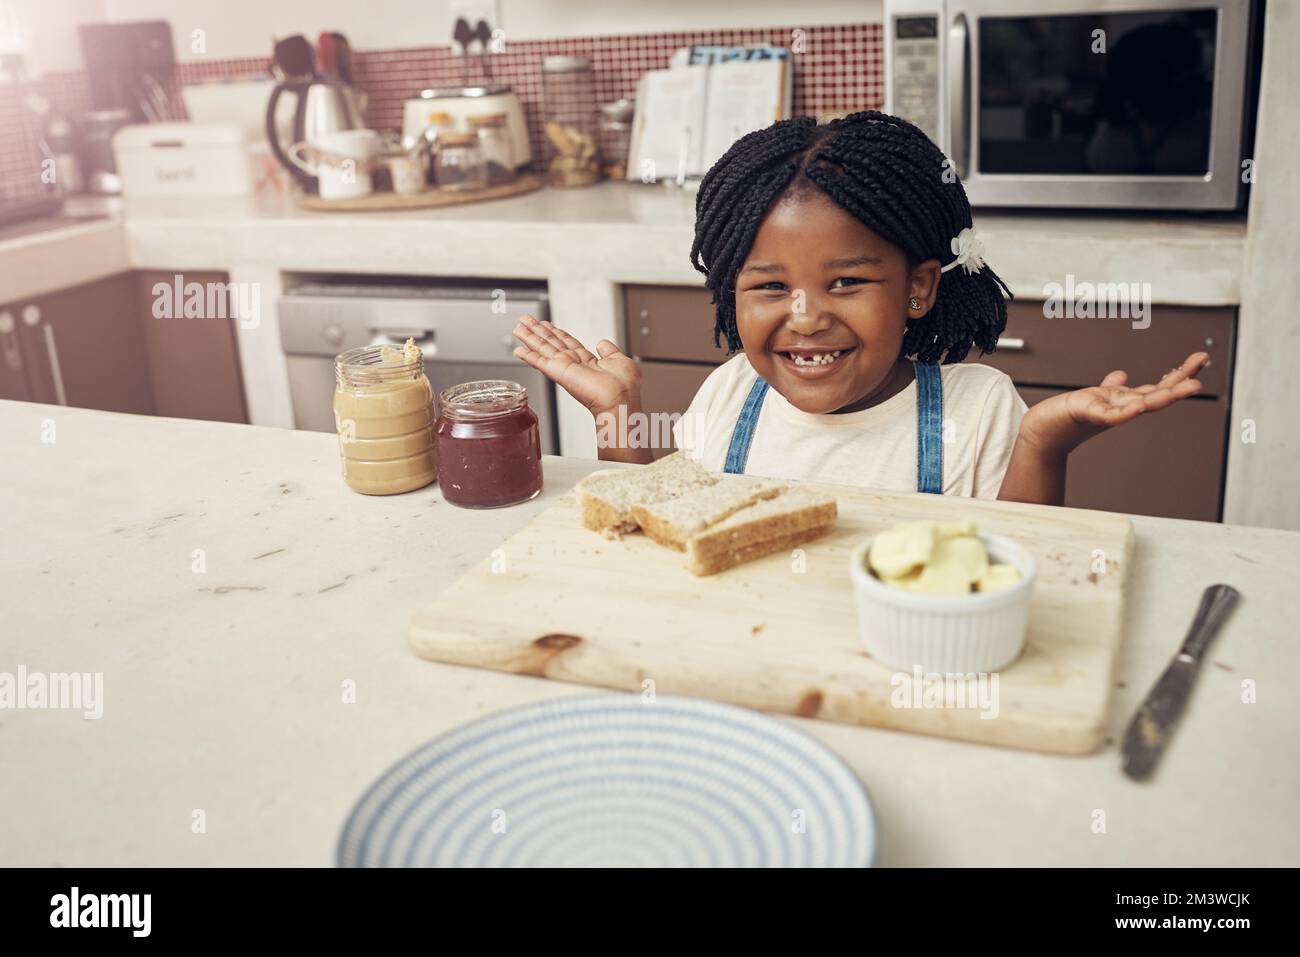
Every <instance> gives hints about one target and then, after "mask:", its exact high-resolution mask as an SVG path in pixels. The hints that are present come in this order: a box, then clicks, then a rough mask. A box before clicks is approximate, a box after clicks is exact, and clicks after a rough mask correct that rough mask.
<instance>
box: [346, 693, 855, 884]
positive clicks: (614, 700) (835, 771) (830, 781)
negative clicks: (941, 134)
mask: <svg viewBox="0 0 1300 957" xmlns="http://www.w3.org/2000/svg"><path fill="white" fill-rule="evenodd" d="M611 713H612V714H615V715H619V716H621V715H622V713H635V714H637V715H638V716H639V717H645V715H646V714H654V713H657V714H658V715H660V716H662V717H664V718H668V717H675V718H684V719H686V720H687V721H688V722H689V721H700V720H704V721H706V722H710V723H711V725H713V726H721V727H724V728H730V729H732V730H733V731H736V732H738V733H739V735H738V737H736V738H725V737H720V736H718V735H716V734H708V733H707V732H706V731H703V730H702V731H700V732H697V731H695V730H694V729H691V728H685V729H683V728H674V727H668V726H665V725H659V724H654V723H650V724H640V725H637V726H635V727H630V728H629V730H631V731H633V732H637V733H640V734H642V735H647V734H648V735H650V737H649V738H647V739H646V740H645V743H646V744H648V745H650V746H653V735H655V734H659V733H662V732H665V731H669V732H674V731H675V732H681V733H685V734H689V735H692V736H694V737H697V738H698V737H701V735H703V736H704V737H708V738H712V740H713V741H714V742H716V743H718V744H720V745H721V746H729V747H730V750H732V751H737V750H745V753H747V754H750V755H751V756H753V757H755V758H757V759H758V762H759V763H760V764H761V765H763V766H766V767H769V768H770V767H775V768H776V770H778V771H785V772H786V774H787V775H788V778H786V779H778V778H777V777H776V776H769V777H767V778H761V777H760V778H759V779H758V780H759V783H760V786H761V787H762V788H764V789H766V790H767V791H769V792H770V793H775V794H777V795H785V794H789V793H790V791H789V790H788V787H789V785H788V783H786V781H787V780H789V781H796V780H800V779H801V778H802V776H803V774H806V773H812V775H813V777H814V779H815V783H816V784H820V785H821V786H822V787H823V788H824V789H825V790H826V791H828V792H829V793H830V794H832V795H833V796H834V797H835V799H836V801H834V802H832V806H831V807H830V808H828V807H827V806H826V805H825V804H823V803H822V801H821V797H822V795H821V794H819V793H818V790H817V788H816V787H811V786H810V791H809V794H810V795H811V796H812V797H813V799H814V802H815V804H816V807H817V810H818V811H819V812H820V820H824V821H825V822H827V827H826V837H827V839H828V840H829V841H830V845H829V847H828V852H831V853H833V852H835V851H841V850H842V851H843V852H844V857H845V858H846V859H847V860H848V861H850V862H852V863H853V864H858V865H861V864H870V863H872V862H873V861H874V857H875V852H876V849H877V845H876V840H875V833H876V831H875V813H874V809H873V808H872V806H871V800H870V796H869V795H868V794H867V791H866V788H865V787H863V786H862V784H861V782H860V781H859V780H858V779H857V778H856V776H854V775H853V773H852V772H851V771H849V770H848V768H847V767H846V766H845V765H844V764H843V762H842V761H840V759H839V758H838V757H837V756H836V755H835V754H834V753H833V752H832V751H830V750H829V749H828V748H826V747H825V745H823V744H821V743H820V742H819V741H817V740H815V739H813V738H811V737H809V736H808V735H806V734H804V733H803V732H800V731H798V730H796V729H794V728H791V727H789V726H787V725H785V724H783V723H780V722H778V721H775V720H773V719H771V718H768V717H766V716H763V715H760V714H758V713H757V712H753V711H749V710H746V709H743V708H738V707H736V706H734V705H726V704H721V703H718V702H713V701H706V700H701V699H696V698H684V697H678V696H673V695H660V696H658V698H657V699H656V700H655V702H654V703H653V704H646V703H643V702H642V701H641V699H640V697H639V696H638V695H635V694H627V693H621V692H614V693H610V692H602V693H595V694H589V695H581V696H577V697H569V698H556V699H550V700H548V701H543V702H532V703H529V704H525V705H519V706H516V707H513V708H509V709H506V710H504V711H501V712H498V713H496V714H493V715H486V716H484V717H482V718H478V719H476V720H474V721H472V722H469V723H467V724H465V725H462V726H460V727H457V728H453V729H451V730H449V731H447V732H444V733H443V734H441V735H439V736H437V737H435V738H434V739H433V740H431V741H429V742H428V743H427V744H425V745H423V746H422V747H420V748H418V749H416V750H415V751H413V752H411V753H410V754H408V755H407V756H406V757H405V758H403V759H402V760H401V761H399V762H397V763H396V764H395V765H393V766H392V767H390V768H389V769H388V771H386V772H385V773H384V774H383V775H382V776H381V777H380V778H379V779H378V780H377V781H375V782H374V783H373V784H372V785H371V786H370V787H369V788H368V789H367V791H366V792H365V794H363V795H362V797H361V799H360V800H359V801H358V802H357V804H356V805H355V806H354V807H353V809H352V811H351V812H350V814H349V815H348V819H347V821H346V823H345V825H344V828H343V831H342V833H341V834H340V835H339V841H338V845H337V849H336V859H337V861H338V863H339V864H340V865H341V866H348V865H354V866H362V867H365V866H374V865H382V864H385V863H391V860H390V859H391V857H392V854H391V842H392V841H393V839H394V836H395V835H396V834H397V832H398V831H399V830H400V828H401V827H402V825H403V824H404V823H405V822H406V821H407V820H408V819H409V818H410V817H411V815H412V814H415V813H418V810H419V808H420V800H423V799H424V798H425V797H427V796H428V795H429V794H430V793H431V792H432V791H433V790H434V789H433V788H429V787H425V788H424V789H423V790H422V791H421V792H420V796H419V798H418V799H414V800H413V799H410V798H408V796H407V793H406V792H408V791H409V789H410V787H411V785H414V784H418V783H421V782H420V779H421V778H423V777H424V776H425V775H426V774H427V773H428V772H430V771H431V770H434V769H435V768H437V771H438V772H440V773H444V774H445V770H446V769H445V768H443V767H437V766H438V765H440V764H443V763H445V762H446V761H448V760H449V759H453V758H455V757H456V756H457V755H458V754H465V753H466V752H467V751H468V749H470V748H472V747H473V746H475V745H477V744H479V743H482V742H484V741H486V740H487V739H489V738H490V737H492V736H493V735H494V734H497V733H501V732H510V731H515V732H517V731H519V730H520V729H521V728H524V729H527V728H529V727H530V726H534V725H541V724H543V722H545V723H546V725H547V727H549V728H551V729H552V731H553V730H554V728H555V725H556V723H557V722H558V723H560V724H561V725H565V724H568V725H571V726H572V727H571V729H570V730H572V731H574V732H577V733H579V734H581V733H583V732H585V733H588V734H591V733H597V732H599V731H601V730H607V729H609V728H610V727H611V726H609V725H600V724H597V725H594V726H593V725H591V721H592V719H601V718H603V717H607V716H609V715H610V714H611ZM738 719H739V720H738ZM619 727H622V725H620V726H619ZM709 730H712V729H711V728H710V729H709ZM473 732H477V733H473ZM551 738H552V740H554V735H553V734H552V735H551ZM534 740H535V736H533V737H529V738H526V739H523V741H524V742H531V741H534ZM633 740H634V741H635V739H633ZM518 744H519V742H517V743H516V746H518ZM761 744H767V745H768V746H769V747H771V748H773V749H774V750H775V751H776V752H778V754H780V755H783V756H784V757H786V758H788V759H790V761H791V766H788V767H782V766H781V765H779V764H776V763H775V757H776V755H773V754H771V753H769V752H767V751H764V750H762V749H761V748H759V747H756V745H761ZM448 745H451V747H450V749H447V746H448ZM746 749H747V750H746ZM702 754H703V755H704V756H706V757H707V758H708V759H709V760H714V759H716V757H717V756H716V755H709V754H708V753H707V752H703V753H702ZM700 755H701V752H693V753H692V756H696V757H698V756H700ZM524 763H525V762H514V764H515V765H517V766H522V765H523V764H524ZM588 763H589V762H588ZM661 763H662V762H661ZM731 763H732V765H733V767H739V769H740V770H741V771H742V773H744V774H747V775H749V776H753V773H754V772H752V771H751V770H750V769H748V768H743V767H740V766H738V765H735V762H734V761H733V762H731ZM801 772H802V773H801ZM601 777H604V778H607V775H606V776H601ZM653 781H654V783H656V784H662V783H663V782H662V781H661V780H660V779H653ZM475 783H478V782H477V780H476V782H475ZM805 796H807V795H805ZM624 797H625V796H624ZM399 799H401V804H402V808H401V810H400V812H399V815H398V817H397V818H396V820H395V821H393V820H392V815H391V814H389V813H388V812H389V810H390V808H392V807H393V806H394V804H395V802H397V801H398V800H399ZM715 799H716V798H715ZM447 803H448V801H447V800H446V799H444V800H443V801H442V804H441V805H440V807H442V806H445V805H446V804H447ZM806 803H807V802H806V801H804V800H802V799H800V800H797V801H795V802H793V803H791V805H790V806H791V807H792V808H793V807H796V806H799V805H802V804H806ZM760 806H761V802H760ZM461 816H462V817H463V812H462V815H461ZM737 816H738V818H739V819H740V820H742V821H744V823H745V824H746V826H748V827H749V828H750V831H751V834H752V833H753V825H752V821H750V820H748V819H746V818H744V816H743V815H737ZM427 821H428V818H427V817H426V822H427ZM381 824H383V825H387V826H390V827H391V828H392V832H391V833H390V834H389V836H388V841H387V842H385V848H384V851H383V853H381V854H380V856H379V857H378V858H376V859H374V860H371V856H372V853H373V852H372V850H371V841H372V838H373V837H374V835H375V831H376V830H377V829H378V828H379V827H380V826H381ZM836 824H839V825H841V826H842V827H843V828H844V829H845V831H846V833H844V834H843V835H841V837H842V838H844V839H846V840H841V841H835V840H834V837H835V834H834V831H835V829H836V828H835V825H836ZM363 825H364V826H363ZM439 830H440V831H441V830H444V829H439ZM483 830H484V831H486V830H487V829H486V828H484V829H483ZM786 831H787V829H786V828H782V829H781V833H782V834H783V835H785V834H786ZM814 831H815V832H816V835H817V836H818V837H820V836H821V833H820V832H821V831H822V828H819V827H818V828H815V829H814ZM359 832H360V833H359ZM810 833H812V832H810ZM415 834H416V835H417V837H416V839H415V843H416V844H419V843H427V841H426V837H427V835H425V834H424V832H422V831H420V830H417V831H416V832H415ZM449 837H450V838H454V832H452V833H451V834H450V835H449ZM728 837H729V838H730V839H731V841H732V843H733V845H734V841H735V837H734V835H732V834H728ZM478 843H479V842H478V841H476V840H471V841H470V843H469V845H468V847H467V845H466V839H465V837H464V835H462V837H461V842H460V844H459V845H457V851H458V852H467V851H468V849H469V848H473V847H475V846H476V845H477V844H478ZM704 846H706V847H707V848H708V849H709V851H710V852H711V853H714V852H715V846H714V845H713V844H712V843H710V842H707V841H706V842H705V845H704ZM760 846H761V842H760ZM434 847H435V848H436V847H437V845H436V844H435V845H434ZM782 848H783V850H785V849H786V845H784V844H783V845H782ZM806 850H808V851H813V850H814V848H813V847H812V846H809V847H808V848H806ZM410 853H411V851H410V850H408V855H409V854H410ZM435 853H436V851H435ZM516 853H517V852H514V851H512V853H511V859H512V860H513V858H514V857H515V856H516ZM797 856H798V855H796V857H797ZM811 857H812V862H813V863H826V862H825V861H822V860H819V859H818V855H817V854H816V853H813V854H812V855H811ZM711 863H716V856H714V857H713V858H711Z"/></svg>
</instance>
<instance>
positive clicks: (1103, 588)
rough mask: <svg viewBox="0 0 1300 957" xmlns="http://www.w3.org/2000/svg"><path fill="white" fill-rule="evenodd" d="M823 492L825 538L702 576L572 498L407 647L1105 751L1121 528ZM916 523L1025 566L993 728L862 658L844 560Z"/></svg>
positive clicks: (625, 684) (590, 678) (1124, 563)
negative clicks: (963, 524) (1031, 574)
mask: <svg viewBox="0 0 1300 957" xmlns="http://www.w3.org/2000/svg"><path fill="white" fill-rule="evenodd" d="M822 488H824V489H825V490H826V491H829V492H831V493H832V494H833V495H835V497H836V499H837V500H838V502H839V520H838V522H837V524H836V527H835V529H834V530H833V531H832V532H831V533H830V534H829V535H827V536H825V537H824V538H820V539H818V540H817V541H815V542H810V543H809V544H807V545H803V546H800V548H799V549H798V550H796V551H794V552H791V553H786V554H776V555H771V556H768V557H767V558H762V559H759V560H758V561H754V562H750V563H748V564H745V565H741V566H739V567H737V568H734V569H731V570H730V571H727V572H723V573H722V574H720V575H714V576H710V577H708V578H695V577H694V576H692V575H691V574H690V573H688V572H687V571H685V570H684V569H683V568H682V567H681V566H682V562H681V555H680V554H678V553H676V552H673V551H671V550H670V549H666V548H663V547H661V546H659V545H656V544H655V543H654V542H651V541H649V540H648V539H646V538H645V537H644V536H643V535H641V534H639V533H637V534H632V535H627V536H624V538H623V539H622V540H621V541H615V542H611V541H607V540H606V539H604V538H602V537H601V536H600V535H597V534H596V533H594V532H591V531H588V530H587V529H585V528H583V527H582V522H581V518H580V511H579V508H578V502H577V496H576V495H575V494H573V493H572V492H571V493H569V494H566V495H564V496H562V497H561V498H560V499H559V500H558V501H556V502H555V503H554V504H553V505H551V506H550V507H549V508H547V509H546V510H545V511H543V512H542V513H541V514H539V515H537V516H536V517H535V518H534V519H533V520H532V521H531V522H530V523H529V524H528V525H527V526H525V527H524V528H523V529H522V530H520V531H519V532H518V533H517V534H515V535H514V536H513V537H512V538H510V539H508V540H506V541H505V542H504V543H503V544H501V545H500V546H498V549H497V550H494V551H493V554H492V556H485V557H484V559H483V560H482V562H481V563H480V564H479V565H478V566H476V567H475V568H474V569H473V570H472V571H470V572H469V573H468V574H466V575H465V576H464V577H463V578H461V579H460V581H458V582H456V583H455V584H454V585H452V586H451V587H450V588H448V589H447V590H446V591H444V592H443V593H442V594H441V595H440V596H438V597H437V598H436V599H433V600H432V602H431V604H429V605H427V606H426V607H425V608H424V609H422V610H421V611H419V612H418V613H417V614H416V615H415V617H414V619H413V621H412V622H411V627H410V632H409V638H410V644H411V647H412V649H413V650H414V651H415V653H416V654H417V655H420V656H422V657H425V658H429V659H432V660H434V661H443V662H450V663H454V664H461V665H469V666H472V667H480V668H493V669H497V670H501V671H511V672H516V673H521V674H529V675H537V676H543V677H552V678H557V679H560V680H564V681H573V682H579V683H582V684H591V685H602V686H605V687H615V688H626V689H639V688H640V687H641V682H642V681H644V680H646V679H653V680H654V682H655V684H656V686H657V688H658V690H659V691H660V692H665V693H670V694H687V695H696V696H699V697H707V698H714V699H717V700H723V701H729V702H731V703H733V704H739V705H744V706H745V707H750V708H756V709H758V710H761V711H776V712H782V713H787V714H798V715H804V716H807V717H814V716H815V717H821V718H825V719H827V720H831V721H841V722H846V723H849V724H867V725H877V726H882V727H889V728H898V729H902V730H909V731H915V732H920V733H924V734H936V735H941V736H944V737H953V738H962V739H966V740H971V741H982V742H986V743H990V744H998V745H1003V746H1008V747H1017V748H1029V749H1033V750H1038V751H1053V752H1059V753H1065V754H1085V753H1089V752H1092V751H1095V750H1097V749H1098V748H1099V747H1101V745H1102V742H1103V739H1104V736H1105V728H1106V714H1107V704H1108V702H1109V699H1110V694H1111V690H1112V686H1113V683H1114V682H1113V681H1112V678H1111V674H1112V671H1113V667H1114V661H1115V655H1116V652H1117V650H1118V648H1119V641H1120V635H1121V622H1122V618H1121V615H1122V612H1123V598H1124V594H1123V592H1124V582H1125V579H1126V578H1127V576H1128V572H1129V565H1130V557H1131V554H1132V549H1133V529H1132V525H1131V523H1130V522H1129V520H1128V519H1127V518H1125V517H1124V516H1122V515H1118V514H1110V513H1105V512H1093V511H1083V510H1079V509H1069V508H1046V507H1043V506H1036V505H1021V504H1012V503H1009V502H981V501H977V500H973V499H963V498H955V497H949V496H939V495H895V494H887V493H882V492H872V491H868V490H866V489H861V488H847V487H842V486H823V487H822ZM918 519H928V520H932V521H962V520H967V519H969V520H971V521H974V522H976V523H977V524H978V525H979V527H980V530H981V531H983V532H985V533H987V534H993V535H1005V536H1007V537H1008V538H1012V539H1014V540H1015V541H1016V542H1018V543H1019V544H1020V545H1021V546H1023V547H1024V548H1026V549H1028V550H1029V552H1030V553H1031V554H1032V555H1033V556H1034V557H1035V558H1036V559H1037V561H1038V580H1037V582H1036V584H1035V585H1034V590H1033V599H1032V602H1031V605H1030V614H1029V634H1028V638H1027V641H1026V645H1025V650H1024V652H1023V653H1022V654H1021V656H1020V658H1019V659H1017V660H1016V662H1015V663H1014V664H1013V665H1011V666H1010V667H1008V668H1007V669H1005V670H1004V671H1002V672H1001V673H1000V674H999V675H998V677H997V685H996V691H997V701H996V704H997V708H996V717H993V716H992V713H991V711H990V710H989V709H988V708H981V707H966V708H955V707H941V708H935V707H927V706H925V701H924V696H923V695H922V693H921V692H922V683H921V682H917V681H914V680H913V678H912V677H911V676H907V675H902V676H899V675H898V673H897V672H896V671H895V669H893V668H890V667H889V666H887V665H884V664H881V663H880V662H878V661H875V660H873V659H872V658H870V657H868V656H867V655H866V654H865V653H864V652H863V650H862V646H861V644H860V639H859V636H858V631H857V613H856V609H855V607H854V596H853V588H852V584H851V582H850V581H849V575H848V571H847V568H846V566H847V564H848V560H849V554H850V552H852V550H853V549H854V548H856V547H857V546H858V545H859V544H860V543H861V542H862V541H863V540H864V539H867V538H870V537H871V536H872V535H874V534H876V533H877V532H880V531H882V530H883V529H886V528H889V527H891V526H893V525H896V524H898V523H899V522H904V521H915V520H918ZM502 569H504V571H502ZM557 595H561V596H568V597H571V598H573V599H574V600H572V601H569V600H565V601H557V600H556V596H557ZM991 687H992V686H990V688H991ZM981 714H989V715H990V716H989V717H981Z"/></svg>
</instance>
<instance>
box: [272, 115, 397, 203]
mask: <svg viewBox="0 0 1300 957" xmlns="http://www.w3.org/2000/svg"><path fill="white" fill-rule="evenodd" d="M378 142H379V136H378V134H377V133H375V131H374V130H336V131H334V132H331V133H321V134H318V135H317V137H316V138H315V139H314V140H312V141H311V142H301V143H295V144H294V145H293V146H292V147H290V148H289V151H288V154H287V155H288V157H289V161H290V162H292V163H293V164H294V165H296V166H298V167H299V168H300V169H302V170H303V171H304V172H306V173H308V174H310V175H311V176H314V177H316V178H317V179H318V180H319V183H320V190H319V191H320V197H321V199H358V198H359V197H362V196H369V195H370V194H371V192H373V190H374V187H373V184H372V182H371V179H370V167H371V159H372V157H373V156H374V154H375V147H376V145H377V144H378ZM309 153H310V154H311V155H310V156H309V155H308V154H309Z"/></svg>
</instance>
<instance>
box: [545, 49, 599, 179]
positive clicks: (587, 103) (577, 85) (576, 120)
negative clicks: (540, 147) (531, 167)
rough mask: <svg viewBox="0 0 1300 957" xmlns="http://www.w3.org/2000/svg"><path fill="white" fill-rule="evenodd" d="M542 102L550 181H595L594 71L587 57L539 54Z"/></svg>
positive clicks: (596, 132) (596, 165) (597, 161)
mask: <svg viewBox="0 0 1300 957" xmlns="http://www.w3.org/2000/svg"><path fill="white" fill-rule="evenodd" d="M542 102H543V108H544V111H545V118H546V138H547V140H548V141H549V143H550V150H549V153H548V163H547V166H548V169H549V171H550V180H551V184H552V185H553V186H587V185H589V184H591V183H594V182H596V181H597V180H599V179H600V155H599V148H598V146H597V139H598V136H599V129H598V124H597V121H596V74H595V72H594V71H593V70H592V68H591V60H590V58H588V57H585V56H548V57H543V58H542Z"/></svg>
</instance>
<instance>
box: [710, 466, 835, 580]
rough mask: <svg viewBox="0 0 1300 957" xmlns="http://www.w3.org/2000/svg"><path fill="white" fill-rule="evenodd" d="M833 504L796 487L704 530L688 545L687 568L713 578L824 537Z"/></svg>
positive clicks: (826, 497) (830, 523)
mask: <svg viewBox="0 0 1300 957" xmlns="http://www.w3.org/2000/svg"><path fill="white" fill-rule="evenodd" d="M836 514H837V512H836V507H835V499H834V498H833V497H831V496H830V495H827V494H825V493H823V492H818V491H815V490H813V489H807V488H800V487H798V486H794V487H791V488H788V489H786V490H784V491H782V492H780V493H779V494H777V495H776V496H774V497H772V498H767V499H763V500H761V501H758V502H756V503H754V504H753V505H748V506H746V507H745V508H742V509H739V510H738V511H736V512H733V513H732V514H731V515H729V516H727V517H726V518H724V519H722V520H721V521H719V522H717V523H715V524H712V525H709V526H707V527H706V528H705V529H704V530H702V531H700V532H698V533H697V534H695V535H693V536H692V537H691V538H689V539H688V540H687V542H686V561H687V568H689V569H690V570H691V572H692V573H694V574H696V575H713V574H716V573H717V572H720V571H725V570H726V569H728V568H732V567H734V566H736V565H740V564H742V563H744V562H748V561H752V560H753V559H755V558H761V557H762V556H764V555H770V554H772V553H774V552H779V551H783V550H784V549H787V548H793V547H795V546H796V545H800V544H803V543H804V542H809V541H812V540H813V539H814V538H819V537H820V536H822V535H825V534H826V533H827V532H829V531H830V530H831V528H833V527H834V525H835V518H836Z"/></svg>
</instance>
